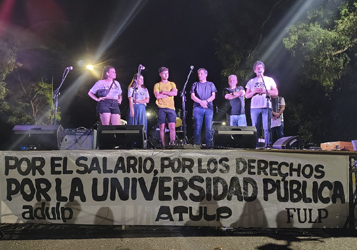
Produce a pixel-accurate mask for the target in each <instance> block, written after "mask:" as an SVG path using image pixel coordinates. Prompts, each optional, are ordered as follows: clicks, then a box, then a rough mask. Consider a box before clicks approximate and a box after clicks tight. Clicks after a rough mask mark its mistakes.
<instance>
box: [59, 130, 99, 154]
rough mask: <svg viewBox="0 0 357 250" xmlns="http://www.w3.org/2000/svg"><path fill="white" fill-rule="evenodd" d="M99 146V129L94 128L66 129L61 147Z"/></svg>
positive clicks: (81, 148) (66, 148)
mask: <svg viewBox="0 0 357 250" xmlns="http://www.w3.org/2000/svg"><path fill="white" fill-rule="evenodd" d="M96 148H97V130H94V129H85V128H77V129H74V128H72V129H66V136H65V138H64V139H63V141H62V144H61V149H63V150H64V149H65V150H86V149H96Z"/></svg>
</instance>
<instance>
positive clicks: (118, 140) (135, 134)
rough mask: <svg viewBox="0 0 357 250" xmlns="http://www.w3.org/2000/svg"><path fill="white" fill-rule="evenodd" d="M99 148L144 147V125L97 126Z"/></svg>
mask: <svg viewBox="0 0 357 250" xmlns="http://www.w3.org/2000/svg"><path fill="white" fill-rule="evenodd" d="M97 143H98V148H99V149H133V148H146V136H145V126H144V125H108V126H99V127H98V133H97Z"/></svg>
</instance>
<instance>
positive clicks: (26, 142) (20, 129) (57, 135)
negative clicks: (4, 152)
mask: <svg viewBox="0 0 357 250" xmlns="http://www.w3.org/2000/svg"><path fill="white" fill-rule="evenodd" d="M12 132H13V133H12V143H13V144H12V146H11V147H10V148H11V149H12V150H58V149H60V147H61V142H62V140H63V138H64V137H65V135H66V133H65V131H64V129H63V127H62V126H61V125H16V126H15V127H14V128H13V129H12Z"/></svg>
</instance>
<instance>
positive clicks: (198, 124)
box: [193, 107, 213, 147]
mask: <svg viewBox="0 0 357 250" xmlns="http://www.w3.org/2000/svg"><path fill="white" fill-rule="evenodd" d="M193 118H194V120H195V128H194V136H193V139H194V143H195V145H201V130H202V125H203V120H204V121H205V128H206V147H210V146H211V139H212V119H213V110H212V109H210V108H202V107H195V108H194V109H193Z"/></svg>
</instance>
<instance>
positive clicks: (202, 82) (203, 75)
mask: <svg viewBox="0 0 357 250" xmlns="http://www.w3.org/2000/svg"><path fill="white" fill-rule="evenodd" d="M253 70H254V72H255V74H256V77H255V78H253V79H251V80H249V81H248V83H247V85H246V91H245V90H244V88H243V87H242V86H237V84H238V79H237V76H236V75H230V76H229V77H228V84H229V88H226V89H224V97H225V99H227V100H229V102H230V105H231V115H230V124H229V125H230V126H247V119H246V116H245V105H244V103H245V102H244V98H251V99H252V100H251V109H250V111H251V121H252V126H255V127H256V128H257V131H259V129H260V126H261V123H262V124H263V129H264V134H265V146H266V147H268V146H270V145H272V143H273V140H272V137H273V133H274V134H276V135H277V138H281V137H283V135H284V132H283V129H284V125H283V124H284V123H283V118H282V117H283V114H282V113H283V111H284V109H285V100H284V98H281V97H278V89H277V86H276V83H275V81H274V80H273V78H271V77H267V76H264V71H265V65H264V63H263V62H261V61H257V62H256V63H255V64H254V66H253ZM197 74H198V79H199V81H197V82H194V83H193V84H192V87H191V91H190V93H191V99H192V100H193V102H194V103H193V118H194V144H195V145H197V146H198V147H199V146H200V145H201V131H202V127H203V122H204V124H205V128H206V135H205V143H206V147H207V148H210V147H211V146H212V132H211V130H212V120H213V100H214V99H215V98H216V93H217V88H216V86H215V85H214V83H213V82H210V81H208V80H207V76H208V72H207V70H206V69H204V68H200V69H198V70H197ZM159 75H160V77H161V81H160V82H158V83H156V84H155V85H154V95H155V98H156V105H157V106H158V112H157V115H158V124H159V129H160V139H161V143H162V146H163V148H165V146H166V145H165V139H164V138H165V122H166V119H167V123H168V128H169V131H170V136H169V137H170V141H169V145H174V144H175V139H176V131H175V123H176V111H175V103H174V96H176V95H177V92H178V91H177V87H176V84H175V83H174V82H171V81H169V69H168V68H166V67H161V68H159ZM115 79H116V72H115V69H114V68H113V67H111V66H107V67H105V68H104V70H103V76H102V79H101V80H99V81H97V82H96V83H95V84H94V86H93V87H92V88H91V89H90V90H89V92H88V95H89V96H90V97H91V98H92V99H93V100H95V101H96V102H97V112H98V113H99V116H100V120H101V123H102V125H110V124H111V125H120V120H121V119H120V109H119V105H120V104H121V102H122V89H121V87H120V84H119V82H118V81H116V80H115ZM267 94H268V96H271V97H273V98H272V99H270V98H267ZM274 98H276V100H277V101H276V102H275V101H274ZM128 99H129V114H128V125H144V126H145V128H146V129H147V118H146V104H147V103H149V101H150V95H149V91H148V89H147V88H146V87H145V85H144V77H143V76H142V75H141V74H140V75H138V74H135V75H134V77H133V79H132V81H131V83H130V85H129V88H128ZM272 102H273V103H276V105H275V106H277V107H278V108H277V109H272ZM260 118H261V120H260ZM271 127H272V129H271ZM258 135H259V132H258Z"/></svg>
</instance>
